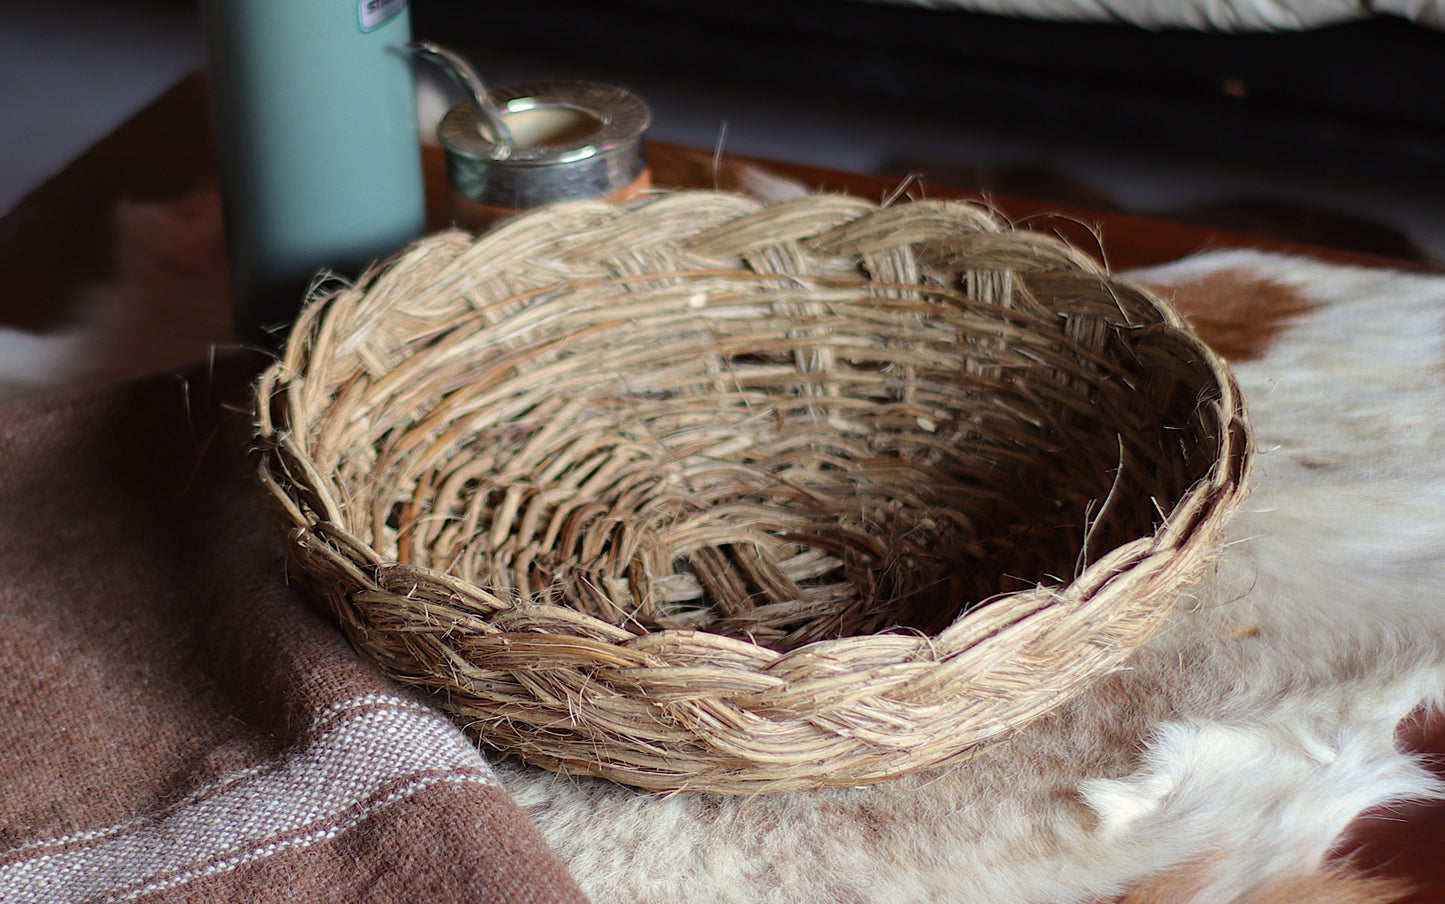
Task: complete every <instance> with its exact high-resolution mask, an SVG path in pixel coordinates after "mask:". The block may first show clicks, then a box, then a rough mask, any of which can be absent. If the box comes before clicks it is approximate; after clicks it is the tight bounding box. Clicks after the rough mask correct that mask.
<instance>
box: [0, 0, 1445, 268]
mask: <svg viewBox="0 0 1445 904" xmlns="http://www.w3.org/2000/svg"><path fill="white" fill-rule="evenodd" d="M0 7H4V8H6V13H7V15H6V16H5V17H4V19H3V20H0V88H4V89H5V90H4V95H3V96H4V97H5V101H4V103H3V105H0V210H6V209H8V208H9V207H10V206H11V205H13V204H14V203H15V201H16V200H18V199H19V197H20V196H21V195H23V193H24V192H25V191H27V190H28V189H30V188H33V187H35V185H37V184H38V183H39V182H40V181H42V180H43V179H44V178H45V177H46V176H47V175H48V174H49V173H51V172H54V171H55V170H56V169H58V168H59V167H61V166H63V165H64V164H65V162H66V161H68V160H69V159H70V158H71V157H73V156H74V155H75V154H77V153H79V152H80V151H82V150H83V149H84V148H85V147H86V146H88V144H90V143H91V142H92V141H94V140H95V139H97V138H99V137H100V136H101V135H103V134H104V133H105V132H106V131H108V130H109V129H110V128H112V127H113V126H114V125H115V124H117V123H118V122H119V121H121V120H122V119H124V117H125V116H127V115H128V114H129V113H131V112H133V111H134V110H135V109H136V108H138V107H139V106H140V105H141V104H143V103H144V102H145V101H146V100H148V99H149V98H151V97H153V96H154V95H156V94H157V93H159V92H160V91H161V90H163V89H164V88H165V87H166V86H168V85H169V84H171V83H172V82H174V81H175V80H176V79H178V78H180V77H181V76H182V75H183V74H184V73H185V72H187V71H189V70H191V69H193V68H195V67H197V66H200V65H203V63H204V53H203V49H202V46H201V38H200V35H199V29H198V24H197V21H196V20H197V13H196V6H195V2H194V0H190V2H186V0H131V2H129V3H127V4H125V5H124V6H123V7H122V6H120V5H117V4H113V3H101V2H95V0H51V2H49V3H46V4H33V3H26V4H23V5H22V4H20V3H15V2H11V0H5V2H3V3H0ZM11 7H13V8H11ZM412 25H413V31H414V33H415V34H416V35H417V36H418V37H426V38H428V39H431V40H434V41H437V42H438V43H441V44H445V45H448V46H452V47H454V48H456V49H458V50H461V51H463V52H465V53H466V54H467V55H468V56H470V57H471V59H472V60H473V62H474V63H475V64H476V66H477V68H478V69H479V70H480V71H481V72H482V74H483V75H484V76H485V77H487V78H488V79H489V80H490V81H492V82H494V83H498V84H500V83H504V82H506V81H512V80H519V79H522V78H532V77H538V76H573V77H584V78H594V79H599V80H605V81H613V82H617V83H621V84H625V85H628V86H629V87H632V88H634V89H635V90H637V91H638V92H640V93H641V94H642V95H643V96H644V97H645V98H646V99H647V100H648V101H649V103H650V104H651V105H652V107H653V109H654V118H655V122H654V127H653V129H652V133H651V134H652V136H653V137H654V138H656V139H659V140H665V141H672V142H678V143H684V144H691V145H696V146H701V147H706V148H711V147H714V146H715V145H717V144H718V143H722V144H723V146H724V147H725V148H727V149H728V150H731V151H735V152H739V153H744V154H750V155H755V156H761V157H770V158H775V159H784V160H791V161H797V162H803V163H811V164H815V165H819V166H827V167H834V168H840V169H846V170H852V171H861V172H874V173H884V174H892V175H896V176H898V177H899V178H901V177H902V176H903V175H905V174H907V173H917V174H922V176H923V177H924V185H925V187H926V186H927V185H928V184H931V183H932V184H938V183H950V184H953V185H958V186H961V187H965V188H978V189H983V190H986V191H994V192H999V193H1006V194H1015V195H1023V196H1028V197H1033V198H1036V199H1039V200H1044V201H1052V202H1055V203H1059V204H1082V205H1088V206H1093V207H1101V208H1112V209H1122V210H1128V211H1131V212H1138V213H1145V214H1151V215H1155V216H1163V217H1166V218H1170V219H1175V220H1180V221H1187V222H1196V223H1202V224H1205V225H1215V226H1220V227H1222V228H1233V229H1243V230H1252V231H1255V232H1258V233H1261V234H1274V235H1280V236H1282V237H1287V238H1296V239H1301V240H1305V241H1317V242H1320V243H1323V244H1344V245H1350V246H1353V247H1355V248H1356V249H1357V250H1367V251H1380V252H1384V253H1391V254H1398V255H1405V256H1413V257H1418V258H1428V259H1433V260H1435V261H1445V204H1442V203H1441V202H1442V200H1445V94H1442V92H1441V91H1440V90H1439V88H1438V86H1439V84H1440V81H1441V79H1440V77H1441V76H1442V75H1445V32H1442V31H1438V30H1434V29H1430V28H1426V27H1423V26H1416V25H1412V24H1410V23H1407V22H1405V21H1403V20H1398V19H1391V18H1377V19H1373V20H1368V21H1361V22H1354V23H1350V24H1345V25H1337V26H1331V27H1327V28H1321V29H1316V30H1311V31H1305V32H1285V33H1268V34H1265V33H1252V34H1219V33H1199V32H1190V31H1160V32H1151V31H1146V30H1143V29H1139V28H1135V27H1132V26H1125V25H1093V24H1063V23H1051V22H1040V21H1027V20H1018V19H1010V18H1003V17H996V16H987V15H979V14H971V13H963V12H957V11H951V10H949V11H944V10H937V9H928V8H924V7H920V6H909V5H893V4H887V3H877V4H875V3H864V2H856V0H789V2H784V3H780V2H777V0H772V2H766V0H730V2H728V3H715V4H696V3H690V2H682V0H621V2H610V3H605V4H603V3H596V2H582V0H528V2H526V3H513V4H507V3H477V2H474V0H412Z"/></svg>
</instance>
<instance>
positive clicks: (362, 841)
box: [0, 357, 583, 904]
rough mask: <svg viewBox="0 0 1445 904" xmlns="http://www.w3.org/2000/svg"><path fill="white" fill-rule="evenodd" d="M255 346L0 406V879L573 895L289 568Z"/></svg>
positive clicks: (327, 891)
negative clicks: (253, 448) (273, 511)
mask: <svg viewBox="0 0 1445 904" xmlns="http://www.w3.org/2000/svg"><path fill="white" fill-rule="evenodd" d="M258 365H259V362H258V361H257V360H255V359H253V358H243V357H232V358H228V359H224V360H222V361H220V362H218V363H217V364H216V365H215V367H214V368H205V367H202V368H196V369H193V370H191V371H188V372H186V373H185V374H183V375H179V376H178V375H167V376H163V377H156V378H150V379H146V380H142V381H140V382H135V383H127V384H121V385H119V386H115V387H111V388H107V389H104V390H101V391H95V392H85V393H79V394H69V395H52V396H46V397H41V398H36V399H31V400H28V401H25V402H11V403H8V404H5V405H3V406H0V512H3V517H0V714H3V716H0V901H6V902H22V901H23V902H62V901H63V902H82V901H86V902H90V901H95V902H100V901H105V902H118V901H130V900H137V899H144V900H146V901H214V902H225V901H249V902H269V901H277V902H279V901H286V902H297V901H306V902H318V904H319V902H354V901H361V900H366V901H376V902H386V901H408V902H410V901H428V902H436V904H445V902H462V901H466V902H469V904H479V902H497V904H502V902H508V904H511V902H515V904H524V902H525V904H541V902H550V901H581V900H583V898H582V895H581V893H580V892H579V891H578V890H577V887H576V886H575V885H574V884H573V882H572V880H571V879H570V878H569V877H568V875H567V873H566V872H565V871H564V869H563V868H562V867H561V866H560V865H559V864H558V863H557V861H556V860H555V859H554V858H553V856H552V854H551V853H550V851H549V850H548V848H547V847H546V845H545V844H544V843H543V842H542V840H541V839H540V837H539V836H538V834H537V833H536V831H535V830H534V829H533V828H532V826H531V824H530V823H529V822H528V820H527V819H526V818H525V817H523V816H522V815H521V813H520V812H519V811H518V809H517V808H516V807H515V805H514V804H513V803H512V802H511V801H510V799H509V798H508V797H507V795H506V794H505V793H504V792H503V791H502V789H501V788H500V786H499V785H498V784H497V782H496V779H495V778H494V776H493V773H492V770H491V768H490V767H489V766H488V764H487V763H486V762H485V761H484V760H483V759H482V757H481V756H480V755H479V754H478V753H477V751H476V749H475V747H474V746H473V745H472V744H471V743H470V742H469V741H468V740H467V739H466V738H465V737H464V736H463V735H462V733H461V732H460V731H459V730H458V729H457V728H456V727H455V726H453V725H452V723H450V722H449V721H447V720H445V719H444V718H443V717H441V716H439V715H437V714H436V713H435V712H434V711H432V710H431V709H430V708H428V707H427V706H426V705H425V703H423V702H421V701H419V700H417V699H414V698H411V697H408V696H407V695H406V693H405V692H403V691H401V690H399V689H398V688H397V687H396V686H395V685H393V684H391V683H389V682H388V681H386V680H385V679H383V678H382V677H381V676H380V674H379V673H377V672H375V671H374V670H373V669H372V668H371V667H369V666H367V665H365V664H364V663H363V662H362V661H361V660H360V659H358V658H357V657H356V655H355V654H354V653H353V652H352V651H351V649H350V647H348V646H347V645H346V643H345V641H344V640H343V639H342V638H341V636H340V634H339V633H338V632H337V631H336V630H335V629H334V628H332V627H331V626H330V625H328V624H327V623H326V622H325V621H324V620H323V619H322V618H321V617H320V616H319V615H318V614H316V613H315V612H314V611H313V610H312V609H311V608H310V607H309V606H308V605H307V604H306V603H305V601H304V600H303V598H302V597H301V596H300V595H299V594H298V593H297V592H296V591H295V590H293V589H292V588H291V587H289V586H287V584H286V582H285V574H284V569H283V565H282V555H281V550H280V545H279V540H280V537H279V536H278V532H277V529H276V527H275V525H274V523H273V522H272V521H271V520H270V518H269V515H268V513H267V512H266V511H265V509H264V507H263V504H262V502H261V500H260V496H259V495H258V494H257V493H256V492H255V490H254V488H253V477H252V475H251V471H250V468H249V465H248V463H247V461H246V458H245V449H246V447H247V443H248V431H249V422H248V417H247V416H246V415H245V414H243V413H241V412H242V411H244V409H245V400H246V393H247V390H248V381H249V379H250V377H251V375H252V374H253V373H254V372H255V370H256V369H257V367H258Z"/></svg>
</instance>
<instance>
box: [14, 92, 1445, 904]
mask: <svg viewBox="0 0 1445 904" xmlns="http://www.w3.org/2000/svg"><path fill="white" fill-rule="evenodd" d="M650 157H651V161H652V166H653V171H654V181H655V182H656V183H657V184H659V185H665V186H678V187H712V185H711V184H710V183H712V182H713V181H715V180H717V179H719V178H721V179H722V181H723V182H724V183H725V182H726V168H724V171H723V173H722V174H721V176H719V173H718V171H717V170H715V169H714V167H713V161H712V153H711V152H710V151H702V150H696V149H689V148H682V147H675V146H670V145H663V144H653V145H651V146H650ZM426 159H427V170H428V180H429V184H428V190H429V192H430V197H431V200H432V202H433V209H434V210H436V209H440V207H441V205H440V203H439V201H440V198H441V197H442V195H443V194H444V191H445V189H444V186H442V185H441V183H440V181H439V179H440V161H439V159H438V157H437V155H436V154H435V153H434V152H432V153H429V154H428V156H427V158H426ZM748 162H749V163H751V164H752V165H757V166H762V167H765V168H767V169H768V170H770V171H772V172H775V173H779V174H783V175H786V176H788V177H791V178H793V179H796V180H799V181H801V182H803V183H804V184H806V185H807V186H809V187H810V188H812V189H814V190H822V191H840V192H850V193H853V194H858V195H861V196H864V197H871V198H877V199H880V200H881V199H883V198H885V197H888V196H890V195H892V194H893V193H894V192H895V191H897V190H898V188H899V185H900V183H899V180H898V179H896V178H886V177H880V176H871V175H860V174H848V173H839V172H835V171H831V170H825V169H819V168H816V167H809V166H805V165H797V164H784V163H777V162H772V161H748ZM215 184H216V176H215V158H214V152H213V148H212V145H211V134H210V129H209V119H208V104H207V98H206V86H205V80H204V78H203V77H202V76H200V75H199V74H198V75H193V76H190V77H188V78H186V79H185V80H183V81H181V82H180V83H178V84H177V85H176V86H175V87H173V88H172V89H171V90H170V91H168V92H166V93H165V94H164V95H162V96H161V97H160V98H158V99H157V100H156V101H154V102H153V103H151V104H150V105H148V106H147V107H145V108H144V109H142V110H141V111H139V112H138V113H137V114H136V115H135V116H134V117H132V118H131V119H130V120H128V121H127V122H126V123H125V124H123V125H122V126H120V127H119V128H118V129H117V130H116V131H115V132H113V133H112V134H110V135H109V136H107V137H106V138H105V139H103V140H102V141H101V142H100V143H98V144H97V145H96V146H95V147H93V148H92V149H90V150H89V151H88V152H87V153H85V154H84V155H82V156H81V157H80V158H78V159H77V160H75V161H73V162H72V163H71V164H70V165H69V166H68V167H66V168H65V169H64V170H63V171H62V172H60V173H59V174H58V175H56V176H55V177H54V178H52V179H51V180H49V181H48V182H46V183H45V184H44V185H42V186H40V187H39V188H37V189H36V190H35V191H34V192H32V193H31V194H30V195H28V196H27V197H25V198H24V199H23V200H22V201H21V202H20V203H19V204H18V205H17V206H16V207H15V208H14V209H13V210H12V211H11V212H10V213H9V214H8V215H7V216H5V217H4V218H0V323H3V324H7V325H13V326H19V327H23V328H26V329H31V330H39V331H43V330H46V329H50V328H54V327H55V326H57V325H59V324H63V323H65V322H67V321H68V320H69V319H70V317H71V316H73V314H74V311H73V310H72V307H73V306H74V304H75V298H76V296H77V294H78V290H79V289H81V288H82V287H84V286H86V285H88V284H93V283H95V282H97V281H99V280H102V279H104V278H105V277H106V276H107V275H108V274H109V273H111V272H112V269H113V266H114V258H113V251H114V248H113V236H112V234H111V225H110V212H111V210H112V209H113V208H114V206H115V204H116V202H117V201H119V200H121V199H131V200H149V201H164V200H169V199H178V198H181V197H185V196H187V195H189V194H192V193H194V192H197V191H201V190H204V189H207V188H210V187H214V186H215ZM724 187H725V186H724ZM903 193H904V194H905V195H908V196H913V197H917V196H930V197H941V196H967V192H963V191H959V190H957V189H949V188H946V187H942V186H934V185H929V184H926V183H910V184H908V185H905V186H904V187H903ZM986 200H987V201H988V202H989V203H991V204H992V205H993V206H995V207H996V208H997V209H998V210H999V211H1000V212H1001V213H1002V214H1003V215H1004V216H1006V217H1007V218H1009V219H1010V220H1012V221H1014V222H1016V223H1018V224H1021V225H1024V226H1027V227H1029V228H1034V229H1042V230H1048V231H1052V232H1055V233H1057V234H1059V235H1061V236H1063V237H1064V238H1066V239H1068V240H1069V241H1071V242H1073V243H1075V244H1076V245H1078V246H1080V247H1082V248H1084V249H1085V250H1087V251H1089V252H1091V253H1093V254H1095V255H1096V256H1097V257H1100V258H1101V259H1103V260H1104V261H1106V262H1107V263H1108V264H1110V265H1111V266H1112V267H1114V268H1116V269H1121V268H1129V267H1136V266H1143V265H1148V264H1156V263H1163V262H1166V261H1170V260H1175V259H1177V258H1179V257H1182V256H1184V255H1187V254H1191V253H1194V252H1197V251H1201V250H1205V249H1212V248H1228V247H1254V248H1264V249H1271V250H1279V251H1287V252H1295V253H1301V254H1309V255H1312V256H1315V257H1317V258H1322V259H1326V260H1332V261H1337V262H1344V263H1353V264H1362V265H1374V266H1390V267H1396V268H1404V269H1420V268H1421V267H1422V265H1421V264H1419V263H1418V262H1412V261H1408V260H1399V259H1394V258H1388V257H1381V256H1379V255H1375V254H1370V253H1365V252H1360V251H1352V250H1349V249H1341V248H1322V247H1318V246H1312V245H1306V244H1301V243H1298V242H1290V241H1284V240H1279V239H1266V238H1261V237H1258V236H1250V235H1246V234H1242V233H1236V232H1229V231H1224V230H1215V229H1206V228H1200V227H1198V226H1191V225H1185V224H1180V223H1170V222H1165V221H1161V220H1155V219H1150V218H1146V217H1137V216H1129V215H1126V214H1120V213H1117V212H1112V211H1099V210H1091V209H1088V208H1080V207H1070V206H1066V205H1060V204H1052V203H1050V202H1048V201H1047V200H1025V199H1021V198H1016V197H1007V196H998V195H993V196H989V197H988V198H987V199H986ZM1400 738H1401V743H1402V744H1403V745H1404V746H1405V747H1406V748H1408V749H1411V750H1414V751H1419V752H1421V753H1423V754H1426V755H1427V756H1429V757H1431V758H1432V763H1433V766H1434V768H1435V770H1436V771H1437V772H1438V773H1439V774H1440V775H1441V776H1442V778H1445V720H1442V719H1441V718H1439V717H1438V716H1430V717H1428V718H1427V717H1424V716H1422V717H1421V718H1419V719H1416V720H1412V721H1411V722H1410V723H1408V724H1406V725H1404V726H1402V727H1401V730H1400ZM1338 855H1339V856H1348V857H1350V858H1352V859H1353V860H1354V861H1355V862H1356V863H1358V864H1360V865H1361V866H1364V867H1366V868H1368V869H1370V870H1371V871H1372V872H1374V873H1375V874H1377V875H1383V876H1392V877H1397V878H1401V879H1405V880H1407V881H1409V882H1411V883H1414V885H1415V886H1416V888H1417V893H1416V894H1415V895H1414V896H1412V897H1411V898H1409V900H1410V901H1412V902H1417V904H1426V902H1440V901H1445V806H1442V805H1433V804H1411V805H1405V806H1401V807H1398V808H1395V809H1393V810H1391V811H1389V812H1381V813H1373V814H1367V815H1366V816H1363V817H1361V818H1360V819H1358V820H1356V822H1355V824H1354V825H1353V827H1352V828H1351V830H1350V832H1349V833H1348V836H1347V837H1346V838H1345V839H1344V840H1343V841H1342V843H1341V845H1340V847H1339V850H1338Z"/></svg>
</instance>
